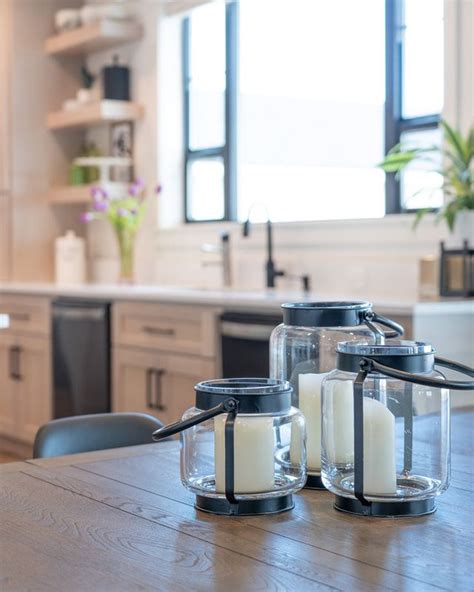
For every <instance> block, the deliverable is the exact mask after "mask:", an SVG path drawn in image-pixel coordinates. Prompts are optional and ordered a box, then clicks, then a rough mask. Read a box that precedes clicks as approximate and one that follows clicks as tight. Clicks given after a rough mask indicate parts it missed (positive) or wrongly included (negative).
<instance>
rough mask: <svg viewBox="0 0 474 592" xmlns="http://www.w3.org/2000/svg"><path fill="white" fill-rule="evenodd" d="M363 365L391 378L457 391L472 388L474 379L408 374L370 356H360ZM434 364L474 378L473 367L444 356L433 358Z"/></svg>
mask: <svg viewBox="0 0 474 592" xmlns="http://www.w3.org/2000/svg"><path fill="white" fill-rule="evenodd" d="M363 366H364V367H365V368H367V369H368V370H369V372H370V371H371V370H377V372H380V373H381V374H386V375H387V376H390V377H392V378H399V379H400V380H404V381H406V382H412V383H414V384H422V385H424V386H432V387H435V388H448V389H453V390H458V391H469V390H472V389H474V380H467V381H459V380H439V379H437V378H429V377H428V376H423V375H422V374H410V372H404V371H403V370H395V368H391V367H390V366H385V365H384V364H381V363H380V362H376V361H375V360H373V359H371V358H362V360H361V368H362V367H363ZM435 366H443V367H444V368H449V369H450V370H455V371H456V372H459V373H460V374H465V375H466V376H471V377H473V378H474V368H470V367H469V366H465V365H464V364H459V363H458V362H452V361H451V360H446V359H444V358H435Z"/></svg>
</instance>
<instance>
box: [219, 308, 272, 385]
mask: <svg viewBox="0 0 474 592" xmlns="http://www.w3.org/2000/svg"><path fill="white" fill-rule="evenodd" d="M282 320H283V319H282V315H277V314H272V315H269V314H260V313H255V314H253V313H244V312H225V313H224V314H223V315H222V316H221V348H222V377H223V378H243V377H256V378H259V377H263V378H265V377H268V376H269V372H270V346H269V342H270V335H271V333H272V331H273V329H274V327H276V326H277V325H279V324H280V323H281V322H282Z"/></svg>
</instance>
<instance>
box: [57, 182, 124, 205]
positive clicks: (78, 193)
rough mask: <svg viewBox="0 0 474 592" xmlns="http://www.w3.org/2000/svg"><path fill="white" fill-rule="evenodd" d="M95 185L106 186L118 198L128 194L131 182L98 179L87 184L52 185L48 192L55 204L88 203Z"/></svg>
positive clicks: (110, 193)
mask: <svg viewBox="0 0 474 592" xmlns="http://www.w3.org/2000/svg"><path fill="white" fill-rule="evenodd" d="M94 186H96V187H97V186H100V187H102V188H104V189H105V190H106V191H107V193H108V195H109V196H110V198H111V199H116V198H120V197H122V196H124V195H127V190H128V187H129V183H116V182H114V181H108V182H106V183H104V182H101V181H96V182H95V183H91V184H87V185H63V186H58V187H52V188H51V189H50V191H49V193H48V201H49V202H50V203H53V204H87V203H89V202H90V201H91V188H92V187H94Z"/></svg>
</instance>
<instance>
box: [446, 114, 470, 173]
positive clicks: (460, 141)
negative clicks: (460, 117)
mask: <svg viewBox="0 0 474 592" xmlns="http://www.w3.org/2000/svg"><path fill="white" fill-rule="evenodd" d="M440 123H441V126H442V128H443V130H444V132H445V135H446V142H447V143H448V145H450V146H452V147H453V148H454V150H455V152H456V154H457V156H458V157H459V158H460V159H461V160H462V161H463V162H464V163H466V162H468V161H469V158H470V156H469V155H470V148H469V145H468V142H467V141H466V140H464V138H463V137H462V136H461V134H460V133H459V132H458V131H456V130H454V129H453V128H452V127H450V125H449V124H448V123H447V122H446V121H444V120H441V122H440Z"/></svg>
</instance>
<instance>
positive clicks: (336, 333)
mask: <svg viewBox="0 0 474 592" xmlns="http://www.w3.org/2000/svg"><path fill="white" fill-rule="evenodd" d="M282 309H283V323H282V324H281V325H278V327H276V328H275V329H274V330H273V333H272V335H271V338H270V376H271V377H272V378H277V379H280V380H288V381H289V382H290V384H291V386H292V387H293V405H294V406H295V407H298V408H299V409H300V410H301V412H302V413H303V414H304V416H305V419H306V425H307V434H308V440H307V444H306V449H307V461H308V468H307V472H308V478H307V482H306V487H309V488H312V489H324V486H323V484H322V481H321V427H320V426H321V383H322V381H323V379H324V378H325V377H326V376H327V374H328V373H329V372H331V371H332V370H334V369H335V368H336V346H337V344H338V343H339V342H340V341H348V340H352V339H361V338H367V339H368V340H370V341H371V342H373V343H377V342H379V341H383V340H384V339H385V338H386V337H396V336H397V335H403V327H401V326H400V325H398V324H397V323H395V322H394V321H392V320H390V319H387V318H385V317H382V316H380V315H378V314H376V313H375V312H373V311H372V305H371V304H370V302H302V303H298V302H296V303H288V304H283V305H282ZM379 325H385V326H387V327H389V328H390V329H391V331H390V332H386V333H384V331H383V330H382V329H381V328H380V326H379ZM295 438H296V439H297V440H298V439H299V435H298V434H295ZM295 446H296V445H295ZM296 448H297V446H296ZM293 449H294V448H293V447H292V450H293Z"/></svg>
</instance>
